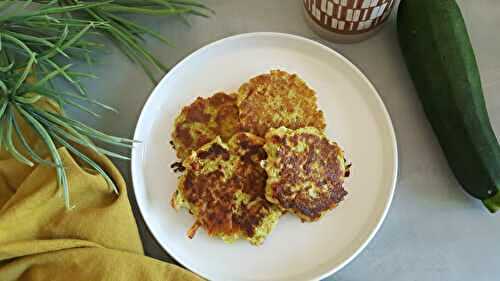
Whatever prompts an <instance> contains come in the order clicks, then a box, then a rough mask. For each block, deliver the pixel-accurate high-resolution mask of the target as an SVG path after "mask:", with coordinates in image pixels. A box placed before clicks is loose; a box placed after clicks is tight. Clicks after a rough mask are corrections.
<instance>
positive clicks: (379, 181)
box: [132, 33, 397, 281]
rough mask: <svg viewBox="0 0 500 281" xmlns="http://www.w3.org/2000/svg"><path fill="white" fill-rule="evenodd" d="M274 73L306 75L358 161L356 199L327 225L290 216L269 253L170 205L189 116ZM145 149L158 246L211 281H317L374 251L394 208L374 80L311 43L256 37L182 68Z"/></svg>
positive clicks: (153, 115)
mask: <svg viewBox="0 0 500 281" xmlns="http://www.w3.org/2000/svg"><path fill="white" fill-rule="evenodd" d="M271 69H282V70H285V71H288V72H291V73H297V74H298V75H299V76H300V77H301V78H303V79H304V80H305V81H306V82H307V83H308V84H309V85H310V86H311V87H312V88H313V89H315V90H316V92H317V94H318V99H319V106H320V108H321V109H322V110H323V111H324V113H325V115H326V121H327V130H326V131H327V134H328V136H329V137H331V138H332V139H333V140H335V141H337V142H338V143H339V144H340V145H341V146H342V147H343V148H344V150H345V151H346V155H347V158H348V159H349V160H350V161H352V163H353V168H352V174H351V177H350V178H349V180H348V181H347V183H346V189H347V191H348V192H349V194H348V196H347V197H346V198H345V200H344V202H342V203H341V204H340V205H339V207H338V208H337V209H335V210H333V211H332V212H330V213H328V214H327V215H326V216H325V217H324V218H322V219H321V220H320V221H319V222H315V223H301V222H300V221H299V219H297V218H296V217H294V216H292V215H290V214H288V215H285V216H283V217H282V218H281V220H280V221H279V223H278V225H277V227H276V228H275V229H274V231H273V232H272V233H271V235H270V236H269V237H268V238H267V240H266V241H265V242H264V244H263V245H262V246H259V247H255V246H251V245H250V244H249V243H248V242H246V241H239V242H236V243H234V244H224V243H223V242H222V241H221V240H218V239H214V238H209V237H208V236H207V235H206V234H205V233H204V231H203V230H201V229H200V231H198V233H197V234H196V236H195V238H194V239H192V240H190V239H188V238H187V237H186V231H187V230H188V228H189V227H190V226H191V224H192V223H193V218H192V217H191V216H190V215H189V214H187V212H185V211H182V212H175V211H174V210H173V209H172V208H171V207H170V198H171V195H172V193H173V192H174V190H175V188H176V184H177V177H178V174H174V173H173V172H172V171H171V169H170V164H172V163H173V162H175V161H176V158H175V154H174V151H173V150H172V149H171V147H170V145H169V141H170V132H171V131H172V124H173V122H174V118H175V116H176V115H177V114H178V113H179V112H180V109H181V108H182V107H183V106H184V105H187V104H189V103H191V102H192V101H193V100H194V99H195V98H196V97H198V96H209V95H211V94H213V93H215V92H217V91H226V92H233V91H236V90H237V89H238V87H239V86H240V84H242V83H243V82H245V81H247V80H248V79H249V78H251V77H253V76H255V75H257V74H261V73H266V72H268V71H269V70H271ZM134 138H135V139H136V140H140V141H142V143H141V144H139V145H137V146H136V147H135V148H134V150H133V152H132V175H133V183H134V191H135V196H136V198H137V203H138V205H139V208H140V210H141V213H142V216H143V218H144V220H145V221H146V224H147V225H148V227H149V229H150V230H151V232H152V233H153V235H154V237H155V238H156V239H157V240H158V242H159V243H160V244H161V245H162V247H163V248H164V249H165V250H166V251H167V252H168V253H169V254H170V255H171V256H172V257H173V258H175V259H176V260H177V261H178V262H180V263H181V264H183V265H184V266H185V267H187V268H188V269H190V270H192V271H194V272H196V273H198V274H200V275H201V276H203V277H205V278H208V279H210V280H230V281H237V280H248V281H250V280H263V281H264V280H265V281H269V280H300V281H303V280H316V279H320V278H324V277H326V276H328V275H330V274H332V273H334V272H335V271H337V270H339V269H340V268H342V267H343V266H344V265H346V264H347V263H348V262H349V261H351V260H352V259H353V258H354V257H355V256H356V255H357V254H359V252H360V251H361V250H362V249H363V248H364V247H365V246H366V245H367V244H368V242H369V241H370V240H371V239H372V237H373V236H374V235H375V233H376V232H377V230H378V228H379V227H380V225H381V224H382V221H383V220H384V217H385V215H386V214H387V210H388V209H389V205H390V203H391V200H392V197H393V193H394V188H395V183H396V174H397V151H396V150H397V149H396V139H395V135H394V130H393V127H392V124H391V120H390V117H389V115H388V113H387V111H386V109H385V107H384V104H383V103H382V100H381V99H380V97H379V95H378V94H377V91H376V90H375V88H374V87H373V86H372V84H371V83H370V82H369V81H368V79H367V78H366V77H365V76H364V75H363V74H362V73H361V72H360V71H359V70H358V69H357V68H356V67H355V66H354V65H353V64H351V63H350V62H349V61H347V60H346V59H345V58H344V57H342V56H341V55H339V54H338V53H336V52H335V51H333V50H331V49H329V48H327V47H325V46H323V45H321V44H319V43H317V42H314V41H311V40H308V39H305V38H301V37H298V36H293V35H288V34H279V33H251V34H243V35H238V36H234V37H230V38H226V39H223V40H220V41H217V42H215V43H212V44H210V45H208V46H206V47H204V48H202V49H200V50H198V51H196V52H195V53H193V54H192V55H190V56H189V57H187V58H186V59H184V60H183V61H182V62H181V63H179V64H178V65H177V66H176V67H175V68H173V69H172V70H171V71H170V72H169V73H168V74H167V75H166V76H165V77H164V78H163V79H162V81H161V82H160V84H158V86H157V87H156V89H155V90H154V91H153V93H152V95H151V96H150V97H149V99H148V101H147V103H146V105H145V106H144V109H143V110H142V113H141V116H140V118H139V122H138V124H137V128H136V131H135V137H134Z"/></svg>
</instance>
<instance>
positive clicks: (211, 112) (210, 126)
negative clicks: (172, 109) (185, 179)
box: [172, 93, 240, 159]
mask: <svg viewBox="0 0 500 281" xmlns="http://www.w3.org/2000/svg"><path fill="white" fill-rule="evenodd" d="M239 131H240V122H239V116H238V107H237V106H236V97H235V96H234V95H227V94H225V93H216V94H215V95H213V96H211V97H209V98H201V97H199V98H197V99H196V100H195V101H194V102H193V103H192V104H190V105H189V106H186V107H184V108H183V109H182V111H181V113H180V114H179V116H177V118H176V119H175V124H174V131H173V132H172V141H173V145H174V147H175V150H176V153H177V157H178V158H180V159H185V158H186V157H188V156H189V155H190V154H191V152H192V151H193V150H196V149H198V148H200V147H201V146H203V145H204V144H206V143H208V142H210V141H211V140H213V139H214V138H215V137H216V136H221V138H222V140H223V141H227V140H228V139H229V138H231V136H233V135H234V134H235V133H236V132H239Z"/></svg>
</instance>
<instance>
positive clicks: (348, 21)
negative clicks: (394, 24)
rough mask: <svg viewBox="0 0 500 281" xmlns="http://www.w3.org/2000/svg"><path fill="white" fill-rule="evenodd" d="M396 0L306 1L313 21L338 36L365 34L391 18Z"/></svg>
mask: <svg viewBox="0 0 500 281" xmlns="http://www.w3.org/2000/svg"><path fill="white" fill-rule="evenodd" d="M395 2H396V1H395V0H304V7H305V9H306V12H307V14H308V15H309V16H310V17H311V19H312V20H313V21H314V22H316V23H317V24H318V25H320V26H321V27H323V28H325V29H326V30H328V31H331V32H335V33H338V34H345V35H349V34H363V33H367V32H369V31H371V30H373V29H375V28H376V27H378V26H380V25H381V24H382V23H384V21H385V20H386V19H387V18H388V17H389V15H390V13H391V10H392V8H393V6H394V4H395Z"/></svg>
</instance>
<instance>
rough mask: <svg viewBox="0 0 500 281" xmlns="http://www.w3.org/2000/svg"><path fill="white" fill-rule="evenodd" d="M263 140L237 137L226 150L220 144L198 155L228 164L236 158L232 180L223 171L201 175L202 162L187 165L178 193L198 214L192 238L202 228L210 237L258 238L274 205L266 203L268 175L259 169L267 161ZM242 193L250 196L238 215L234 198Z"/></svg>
mask: <svg viewBox="0 0 500 281" xmlns="http://www.w3.org/2000/svg"><path fill="white" fill-rule="evenodd" d="M263 144H264V140H263V139H262V138H259V137H256V136H252V135H250V134H247V133H238V134H236V135H234V136H233V137H232V138H231V139H230V141H229V143H228V148H229V149H226V148H224V147H222V146H221V145H219V144H218V143H213V144H212V145H211V146H210V148H208V149H206V150H204V151H199V152H197V157H198V159H210V160H215V159H218V160H222V161H229V160H230V157H231V155H236V156H237V157H238V160H237V161H236V167H235V171H234V172H233V173H232V175H231V176H230V177H229V178H226V179H225V177H224V174H223V172H222V171H220V170H215V171H213V172H210V173H207V174H200V173H198V172H199V171H200V170H202V169H203V167H202V166H198V162H199V161H193V164H192V165H191V166H190V165H187V167H186V169H187V173H186V174H185V175H184V176H183V177H182V179H181V183H180V185H179V189H180V191H181V192H182V194H183V195H184V198H185V199H186V200H187V201H188V203H189V204H190V205H191V206H194V208H195V209H197V210H198V214H196V219H197V220H196V222H195V224H194V225H193V227H192V228H191V233H190V235H194V232H195V231H196V229H197V228H198V226H201V227H202V228H204V229H205V230H206V231H207V233H208V234H209V235H221V234H224V235H233V234H241V233H243V234H244V235H246V236H247V237H252V236H253V235H254V234H255V228H256V226H258V225H259V224H260V223H261V221H262V220H263V219H264V217H265V216H266V215H268V213H269V210H270V208H272V204H271V203H269V202H267V201H266V200H265V185H266V178H267V174H266V172H265V170H264V169H263V168H262V167H261V166H260V162H261V161H262V160H264V159H265V158H266V153H265V151H264V149H263V147H262V146H263ZM237 192H243V193H245V194H246V195H248V196H249V198H250V202H249V203H248V204H241V205H240V207H239V210H238V211H237V212H236V211H235V208H236V206H235V200H234V197H235V194H236V193H237Z"/></svg>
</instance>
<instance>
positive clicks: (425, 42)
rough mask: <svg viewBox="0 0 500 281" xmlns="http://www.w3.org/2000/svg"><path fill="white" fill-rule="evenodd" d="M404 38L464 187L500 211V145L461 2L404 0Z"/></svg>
mask: <svg viewBox="0 0 500 281" xmlns="http://www.w3.org/2000/svg"><path fill="white" fill-rule="evenodd" d="M397 25H398V36H399V42H400V45H401V49H402V52H403V56H404V58H405V61H406V64H407V66H408V69H409V72H410V75H411V77H412V79H413V82H414V84H415V87H416V89H417V92H418V95H419V97H420V100H421V101H422V104H423V107H424V111H425V113H426V115H427V118H428V119H429V121H430V123H431V125H432V128H433V129H434V132H435V134H436V136H437V138H438V140H439V143H440V144H441V147H442V149H443V151H444V154H445V156H446V158H447V160H448V163H449V165H450V167H451V169H452V171H453V173H454V174H455V176H456V178H457V179H458V181H459V182H460V184H461V185H462V186H463V188H464V189H465V190H466V191H467V192H468V193H469V194H470V195H472V196H474V197H475V198H477V199H480V200H482V201H483V203H484V205H485V206H486V207H487V208H488V210H490V211H491V212H496V211H498V210H500V192H499V191H498V188H499V186H500V146H499V144H498V140H497V138H496V136H495V133H494V132H493V129H492V127H491V123H490V120H489V118H488V112H487V111H486V105H485V101H484V96H483V90H482V87H481V79H480V76H479V70H478V67H477V63H476V58H475V56H474V51H473V49H472V45H471V42H470V39H469V36H468V34H467V29H466V26H465V23H464V19H463V17H462V13H461V12H460V8H459V7H458V5H457V3H456V2H455V0H402V1H401V4H400V6H399V11H398V18H397Z"/></svg>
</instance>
